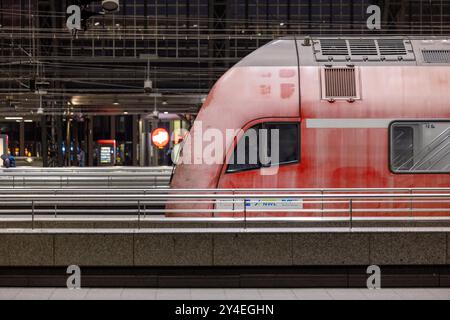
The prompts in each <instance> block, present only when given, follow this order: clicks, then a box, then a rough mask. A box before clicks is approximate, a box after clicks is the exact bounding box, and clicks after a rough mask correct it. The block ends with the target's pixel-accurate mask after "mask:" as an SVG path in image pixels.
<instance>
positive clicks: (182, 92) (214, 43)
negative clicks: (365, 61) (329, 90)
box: [0, 0, 450, 167]
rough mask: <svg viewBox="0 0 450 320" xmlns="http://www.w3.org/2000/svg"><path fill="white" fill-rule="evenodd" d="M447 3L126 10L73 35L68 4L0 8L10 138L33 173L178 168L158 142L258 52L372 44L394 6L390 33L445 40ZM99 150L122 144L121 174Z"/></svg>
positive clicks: (4, 121)
mask: <svg viewBox="0 0 450 320" xmlns="http://www.w3.org/2000/svg"><path fill="white" fill-rule="evenodd" d="M75 2H76V1H75ZM75 2H74V3H75ZM81 2H83V1H81ZM438 2H439V1H437V2H436V3H434V2H433V4H432V5H431V6H430V5H429V4H428V3H427V2H426V1H425V2H424V1H364V0H361V1H338V2H336V1H328V0H321V1H290V0H277V1H259V0H255V1H250V0H248V1H238V0H236V1H225V0H224V1H218V0H217V1H211V0H195V1H188V0H184V1H183V0H177V1H175V0H174V1H169V0H160V1H157V0H154V1H151V0H141V1H122V2H121V4H120V10H119V11H118V12H117V13H115V14H114V15H93V16H92V17H90V18H89V19H85V20H83V21H82V23H83V27H84V28H85V29H86V30H81V31H79V32H77V33H76V34H75V35H72V34H71V33H70V32H68V30H67V29H66V26H65V22H66V13H65V8H67V7H68V6H69V5H70V4H72V3H71V2H70V1H25V0H23V1H8V0H2V1H1V3H0V26H1V27H0V41H1V50H0V59H1V63H2V69H1V77H0V85H1V88H0V90H1V91H0V106H1V109H0V130H1V134H3V135H7V136H8V146H7V148H8V150H9V151H10V152H12V153H13V154H14V155H15V156H16V158H17V161H18V163H19V164H20V165H23V166H25V165H26V166H38V167H42V166H43V167H66V166H89V167H91V166H99V165H119V166H157V165H170V164H171V163H170V161H171V159H170V157H167V155H166V153H167V150H168V149H169V148H171V147H173V144H174V143H175V141H176V140H177V139H173V140H172V141H171V142H170V144H169V145H168V146H167V147H165V150H159V149H158V148H156V147H154V146H152V145H151V144H150V143H148V142H149V134H150V133H151V132H152V130H153V129H155V128H157V127H164V128H166V129H167V130H168V131H169V132H170V134H171V135H172V133H173V131H174V130H175V129H177V128H185V129H189V128H190V125H191V123H192V121H193V120H194V119H195V117H196V114H197V112H198V110H199V108H200V106H201V105H202V103H203V102H204V101H205V98H206V96H207V94H208V92H209V90H210V89H211V87H212V86H213V85H214V83H215V82H216V81H217V79H218V78H220V77H221V76H222V75H223V74H224V73H225V72H226V71H227V70H228V69H229V68H230V67H232V66H233V65H234V64H235V63H236V62H238V61H239V60H241V59H242V58H243V57H245V56H246V55H248V54H249V53H251V52H252V51H254V50H256V49H257V48H259V47H261V46H263V45H264V44H266V43H268V42H270V41H272V40H274V39H277V38H280V37H285V36H289V35H298V34H315V35H339V34H341V35H342V34H345V35H349V34H355V35H360V34H367V33H368V30H367V28H366V20H367V13H366V9H367V7H368V6H369V5H371V4H380V5H381V6H382V7H383V6H384V7H383V22H384V23H385V24H386V26H385V30H384V31H385V32H387V33H388V34H405V33H406V34H424V35H426V34H433V35H439V34H445V33H446V32H447V31H448V25H447V22H448V19H449V18H448V17H449V11H450V5H449V4H448V3H447V2H446V1H443V2H442V1H441V2H442V3H438ZM88 11H89V12H100V11H101V4H100V3H91V6H90V8H89V10H88ZM41 13H42V14H41ZM147 80H150V82H151V90H149V91H148V92H146V91H145V81H147ZM101 140H112V141H115V148H116V152H115V154H116V157H115V158H114V159H111V161H112V162H111V163H103V164H102V163H101V161H100V158H99V156H98V153H99V150H100V149H99V148H100V147H99V144H98V142H99V141H101ZM81 150H83V151H84V153H85V158H84V159H83V161H82V163H80V161H79V160H78V158H79V157H77V154H79V152H80V151H81ZM165 151H166V152H165Z"/></svg>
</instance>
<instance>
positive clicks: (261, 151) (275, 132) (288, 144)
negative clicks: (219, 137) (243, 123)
mask: <svg viewBox="0 0 450 320" xmlns="http://www.w3.org/2000/svg"><path fill="white" fill-rule="evenodd" d="M299 131H300V126H299V123H261V124H258V125H255V126H253V127H252V128H250V129H249V130H247V131H246V132H245V134H244V135H243V136H242V137H241V139H240V140H239V143H238V144H237V146H236V147H235V149H234V151H233V154H232V156H231V158H230V160H229V162H228V168H227V173H234V172H240V171H246V170H255V169H260V168H263V167H271V166H278V165H284V164H290V163H295V162H298V161H299V160H300V132H299Z"/></svg>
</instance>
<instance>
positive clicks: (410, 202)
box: [409, 189, 413, 217]
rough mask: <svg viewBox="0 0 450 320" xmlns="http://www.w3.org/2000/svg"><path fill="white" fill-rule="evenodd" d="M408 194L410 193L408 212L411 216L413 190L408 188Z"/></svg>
mask: <svg viewBox="0 0 450 320" xmlns="http://www.w3.org/2000/svg"><path fill="white" fill-rule="evenodd" d="M409 194H410V195H411V196H410V198H409V213H410V215H411V217H412V216H413V191H412V189H409Z"/></svg>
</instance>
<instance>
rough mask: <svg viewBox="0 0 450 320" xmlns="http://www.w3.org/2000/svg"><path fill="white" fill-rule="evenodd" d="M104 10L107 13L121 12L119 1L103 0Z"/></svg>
mask: <svg viewBox="0 0 450 320" xmlns="http://www.w3.org/2000/svg"><path fill="white" fill-rule="evenodd" d="M102 8H103V10H105V11H107V12H113V11H117V10H119V0H103V1H102Z"/></svg>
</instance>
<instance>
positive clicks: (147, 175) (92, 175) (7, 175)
mask: <svg viewBox="0 0 450 320" xmlns="http://www.w3.org/2000/svg"><path fill="white" fill-rule="evenodd" d="M171 173H172V168H171V167H106V168H102V167H98V168H97V167H96V168H35V167H21V168H12V169H0V188H12V189H19V188H61V189H62V188H129V189H131V188H167V187H168V185H169V181H170V176H171Z"/></svg>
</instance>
